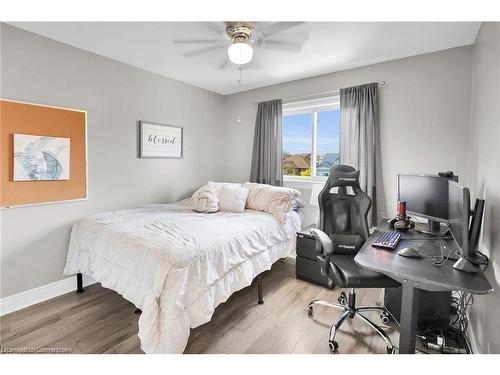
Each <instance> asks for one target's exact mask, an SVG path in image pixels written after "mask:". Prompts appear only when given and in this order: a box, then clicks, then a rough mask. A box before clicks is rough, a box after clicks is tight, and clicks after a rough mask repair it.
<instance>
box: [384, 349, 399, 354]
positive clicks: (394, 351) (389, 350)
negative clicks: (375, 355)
mask: <svg viewBox="0 0 500 375" xmlns="http://www.w3.org/2000/svg"><path fill="white" fill-rule="evenodd" d="M385 352H386V353H387V354H396V348H394V347H392V348H390V347H386V348H385Z"/></svg>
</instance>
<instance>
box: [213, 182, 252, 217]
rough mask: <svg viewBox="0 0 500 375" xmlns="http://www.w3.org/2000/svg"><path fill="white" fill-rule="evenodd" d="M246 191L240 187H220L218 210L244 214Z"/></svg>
mask: <svg viewBox="0 0 500 375" xmlns="http://www.w3.org/2000/svg"><path fill="white" fill-rule="evenodd" d="M247 197H248V189H245V188H243V187H241V186H231V185H228V184H226V185H222V186H221V189H220V193H219V210H220V211H231V212H244V211H245V204H246V202H247Z"/></svg>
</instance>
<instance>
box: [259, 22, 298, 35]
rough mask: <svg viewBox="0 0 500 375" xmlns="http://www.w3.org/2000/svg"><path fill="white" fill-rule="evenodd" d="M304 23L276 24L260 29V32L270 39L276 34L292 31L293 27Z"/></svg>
mask: <svg viewBox="0 0 500 375" xmlns="http://www.w3.org/2000/svg"><path fill="white" fill-rule="evenodd" d="M303 23H304V22H274V23H272V24H270V25H269V26H265V27H263V28H262V29H260V32H261V33H262V35H264V37H269V36H271V35H274V34H278V33H281V32H282V31H285V30H288V29H291V28H292V27H296V26H299V25H302V24H303Z"/></svg>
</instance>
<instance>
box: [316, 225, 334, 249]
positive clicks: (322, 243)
mask: <svg viewBox="0 0 500 375" xmlns="http://www.w3.org/2000/svg"><path fill="white" fill-rule="evenodd" d="M311 233H312V235H313V236H314V238H315V239H316V251H317V252H318V253H320V254H324V255H331V254H333V242H332V240H331V239H330V237H329V236H328V235H327V234H326V233H325V232H323V231H321V230H319V229H311Z"/></svg>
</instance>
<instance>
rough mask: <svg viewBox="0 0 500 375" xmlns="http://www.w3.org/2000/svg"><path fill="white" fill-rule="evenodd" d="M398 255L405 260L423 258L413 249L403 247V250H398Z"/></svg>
mask: <svg viewBox="0 0 500 375" xmlns="http://www.w3.org/2000/svg"><path fill="white" fill-rule="evenodd" d="M398 255H401V256H402V257H407V258H423V257H422V255H420V254H419V253H418V251H417V250H416V249H414V248H413V247H405V248H404V249H401V250H399V251H398Z"/></svg>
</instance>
